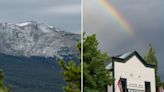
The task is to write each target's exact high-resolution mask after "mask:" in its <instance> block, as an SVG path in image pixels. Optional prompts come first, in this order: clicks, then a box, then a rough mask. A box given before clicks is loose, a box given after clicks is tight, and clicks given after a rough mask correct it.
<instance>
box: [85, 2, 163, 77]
mask: <svg viewBox="0 0 164 92" xmlns="http://www.w3.org/2000/svg"><path fill="white" fill-rule="evenodd" d="M110 2H111V3H112V4H113V6H114V7H116V9H117V10H118V12H119V13H121V14H122V15H123V17H124V18H125V20H127V21H128V23H129V25H130V26H131V27H132V28H133V30H134V33H133V34H130V33H129V32H128V31H126V30H124V29H123V28H122V27H120V25H119V24H118V22H117V21H116V19H115V17H113V16H112V15H111V14H110V12H109V11H108V10H107V9H105V8H104V6H102V4H100V0H90V1H88V0H87V1H86V0H84V31H86V32H87V34H93V33H96V34H97V38H98V40H99V42H100V48H101V50H103V51H105V52H108V53H109V54H111V55H117V54H120V53H124V52H129V51H134V50H136V51H138V52H139V53H140V54H141V55H142V56H143V55H145V54H146V52H147V51H148V44H149V43H151V44H152V45H153V46H154V47H155V49H156V54H157V57H158V61H159V74H160V75H161V78H162V79H163V80H164V71H163V68H162V67H163V66H164V62H163V61H164V59H163V56H164V41H163V39H164V25H163V24H164V17H163V16H164V11H163V10H164V6H163V5H164V1H163V0H156V1H154V0H110Z"/></svg>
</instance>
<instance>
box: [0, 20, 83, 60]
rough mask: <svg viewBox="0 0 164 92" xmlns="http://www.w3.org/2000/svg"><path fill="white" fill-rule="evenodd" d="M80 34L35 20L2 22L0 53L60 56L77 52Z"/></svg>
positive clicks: (0, 25) (0, 27)
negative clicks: (14, 22) (13, 22)
mask: <svg viewBox="0 0 164 92" xmlns="http://www.w3.org/2000/svg"><path fill="white" fill-rule="evenodd" d="M79 41H80V34H74V33H69V32H65V31H60V30H59V29H56V28H55V27H53V26H49V25H47V24H44V23H41V22H35V21H27V22H21V23H16V24H10V23H0V53H4V54H8V55H16V56H45V57H53V56H56V57H60V58H62V56H63V55H69V54H77V48H76V45H77V43H78V42H79Z"/></svg>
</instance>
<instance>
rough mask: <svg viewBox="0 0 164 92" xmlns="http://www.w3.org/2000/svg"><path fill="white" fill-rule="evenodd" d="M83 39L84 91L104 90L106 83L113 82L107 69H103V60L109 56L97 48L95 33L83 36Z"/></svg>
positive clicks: (99, 91)
mask: <svg viewBox="0 0 164 92" xmlns="http://www.w3.org/2000/svg"><path fill="white" fill-rule="evenodd" d="M83 41H84V42H83V75H84V80H83V83H84V92H106V87H107V85H111V84H112V82H113V79H112V77H111V75H110V73H109V71H108V70H106V69H105V61H107V60H109V59H110V58H109V56H108V55H107V54H106V53H102V52H101V51H100V50H99V49H98V44H99V43H98V41H97V39H96V35H95V34H94V35H91V36H88V37H84V39H83Z"/></svg>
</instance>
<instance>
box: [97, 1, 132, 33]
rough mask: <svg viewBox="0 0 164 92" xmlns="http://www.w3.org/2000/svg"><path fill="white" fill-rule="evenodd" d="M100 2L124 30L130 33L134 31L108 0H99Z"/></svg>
mask: <svg viewBox="0 0 164 92" xmlns="http://www.w3.org/2000/svg"><path fill="white" fill-rule="evenodd" d="M100 3H101V4H102V5H103V6H104V7H105V8H106V9H107V10H108V12H110V14H111V15H112V16H113V17H114V18H115V19H116V20H117V21H118V23H119V24H120V26H121V27H122V28H123V29H124V30H126V31H127V32H128V33H130V34H133V32H134V31H133V30H132V28H131V26H130V25H129V24H128V22H127V21H126V20H125V19H124V17H123V16H122V15H121V14H120V13H119V12H118V11H117V10H116V8H115V7H114V6H113V5H112V4H111V3H110V2H109V1H108V0H100Z"/></svg>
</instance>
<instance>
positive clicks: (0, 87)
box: [0, 70, 11, 92]
mask: <svg viewBox="0 0 164 92" xmlns="http://www.w3.org/2000/svg"><path fill="white" fill-rule="evenodd" d="M3 80H4V75H3V71H2V70H0V92H11V91H9V90H8V88H7V87H5V86H4V83H3Z"/></svg>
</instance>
